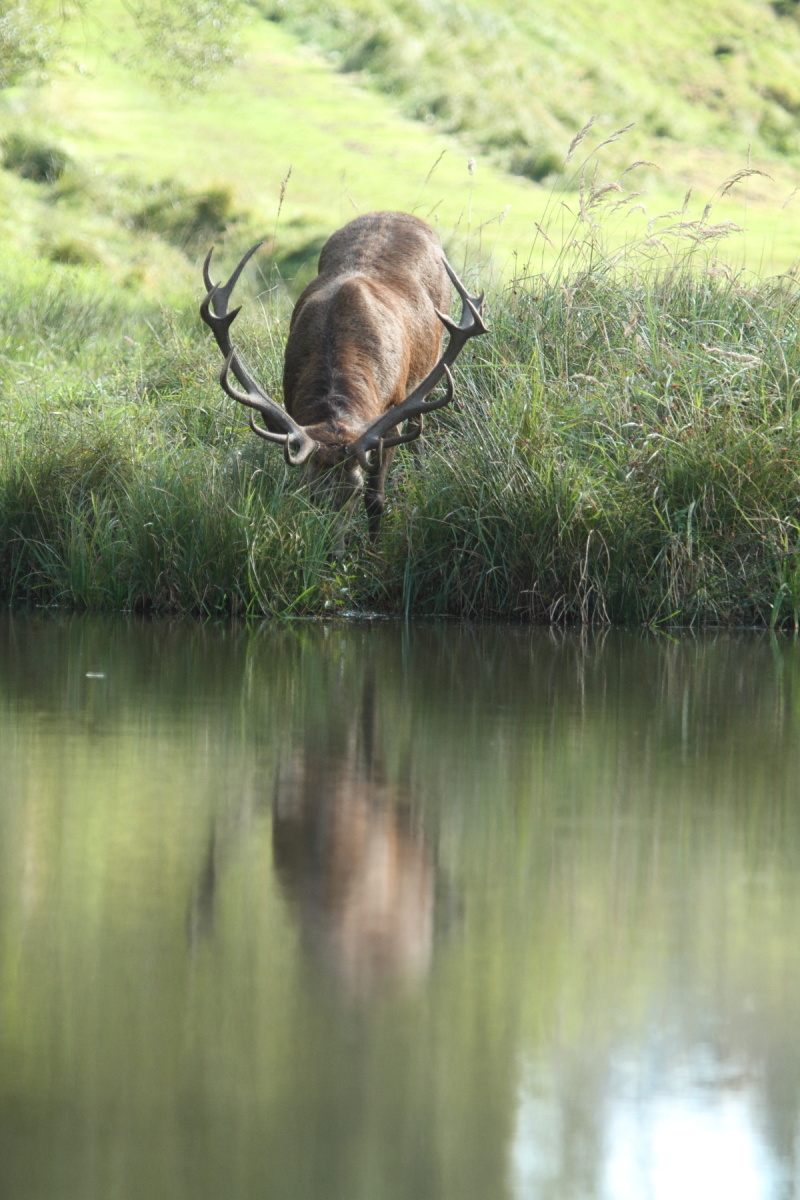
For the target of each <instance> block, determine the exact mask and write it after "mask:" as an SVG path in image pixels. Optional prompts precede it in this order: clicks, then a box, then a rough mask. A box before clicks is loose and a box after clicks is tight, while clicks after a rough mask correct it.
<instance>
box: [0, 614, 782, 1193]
mask: <svg viewBox="0 0 800 1200" xmlns="http://www.w3.org/2000/svg"><path fill="white" fill-rule="evenodd" d="M799 698H800V647H798V645H796V644H795V643H793V642H791V641H789V640H782V641H774V640H773V641H770V640H769V639H768V638H766V637H755V636H707V637H701V638H695V639H682V640H679V641H672V640H668V639H666V638H662V639H656V638H648V637H644V636H637V635H608V636H603V637H596V638H590V639H582V638H581V637H580V636H569V637H562V636H556V635H551V634H549V633H547V632H541V631H533V632H532V631H529V630H515V629H511V630H509V629H459V628H453V627H444V628H440V627H433V626H428V627H412V628H410V629H404V628H402V627H398V626H394V625H387V624H377V623H376V624H374V625H354V626H349V627H346V628H340V627H334V626H329V625H316V624H308V625H301V626H296V627H293V628H278V629H266V628H265V629H261V630H258V631H250V632H248V631H246V630H243V629H232V628H197V627H195V626H190V625H170V624H133V623H131V624H128V623H124V622H121V621H97V620H77V619H76V620H61V621H54V620H51V619H36V618H28V617H25V618H22V617H14V618H8V617H0V1196H1V1197H2V1198H3V1200H34V1198H35V1200H107V1198H114V1200H139V1198H141V1200H161V1198H162V1197H163V1198H164V1200H220V1198H225V1200H273V1198H274V1200H384V1198H386V1200H427V1198H431V1200H449V1198H452V1200H505V1198H508V1200H517V1198H522V1197H525V1198H527V1197H534V1198H537V1200H538V1198H542V1200H549V1198H552V1200H571V1198H584V1197H596V1198H598V1200H694V1198H695V1197H697V1198H698V1200H699V1198H701V1197H702V1200H709V1198H713V1197H717V1196H719V1197H724V1198H725V1200H740V1198H741V1200H762V1198H764V1200H773V1198H774V1200H784V1198H786V1197H789V1196H791V1195H794V1194H795V1191H794V1188H795V1185H796V1182H797V1176H798V1152H797V1137H798V1114H799V1113H800V1023H799V1021H798V1017H799V1016H800V772H799V770H798V768H800V707H799V706H798V699H799Z"/></svg>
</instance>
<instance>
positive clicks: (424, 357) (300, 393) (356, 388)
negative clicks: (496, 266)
mask: <svg viewBox="0 0 800 1200" xmlns="http://www.w3.org/2000/svg"><path fill="white" fill-rule="evenodd" d="M449 306H450V281H449V279H448V277H447V273H446V271H445V269H444V264H443V260H442V249H441V246H440V245H439V241H438V238H437V237H436V235H435V233H434V232H433V230H432V229H431V228H430V227H429V226H427V225H426V224H425V223H424V221H420V220H419V219H418V218H417V217H412V216H410V215H409V214H408V213H399V212H378V213H368V214H367V215H365V216H362V217H356V219H355V220H354V221H351V222H350V223H349V224H348V225H345V226H344V228H343V229H340V230H338V231H337V232H336V233H334V234H333V236H332V237H331V238H329V240H328V241H327V242H326V243H325V246H324V247H323V250H322V253H321V254H320V258H319V275H318V276H317V278H316V279H315V280H314V281H313V282H312V283H310V284H309V285H308V287H307V288H306V289H305V291H304V292H303V294H302V295H301V296H300V299H299V300H298V301H297V304H296V305H295V309H294V312H293V314H292V320H291V325H290V330H289V338H288V341H287V343H286V358H285V364H284V372H283V397H284V404H285V406H286V409H287V411H288V412H289V413H290V414H291V415H292V416H293V417H294V419H295V421H297V422H298V423H299V424H301V425H304V426H306V427H307V429H308V433H309V434H310V435H311V436H312V437H313V438H314V439H315V440H316V441H317V442H319V444H320V445H319V449H318V450H317V451H316V452H315V454H314V455H313V458H312V460H311V463H310V474H311V476H312V480H318V479H319V477H320V475H321V473H322V472H325V471H328V470H330V469H331V468H333V467H337V466H339V470H340V474H345V475H346V478H339V479H337V478H333V479H330V480H328V486H329V488H330V489H331V490H334V492H335V493H336V495H335V501H336V502H338V503H339V504H340V505H341V504H344V503H346V502H347V499H348V498H349V496H350V495H352V494H353V492H354V490H355V489H357V488H358V487H359V485H360V483H361V472H360V469H359V467H358V465H357V463H355V462H354V460H353V459H352V458H351V459H350V460H349V461H348V462H344V461H343V460H344V459H345V458H346V455H347V449H348V446H349V445H350V443H352V441H353V440H354V438H355V437H357V435H358V434H359V433H360V431H361V430H362V429H363V427H364V426H365V425H366V424H367V423H368V422H369V421H372V420H373V419H374V418H375V417H377V416H380V414H381V413H383V412H385V411H386V410H387V409H388V408H389V407H391V406H392V405H395V404H400V403H401V402H402V401H403V400H404V399H405V397H406V396H407V395H408V393H409V392H410V391H411V390H412V389H413V388H414V387H416V385H417V384H418V383H420V382H421V381H422V380H423V379H424V378H425V376H426V375H427V373H428V372H429V371H430V370H431V368H432V367H433V366H434V364H435V363H436V361H437V359H438V358H439V355H440V353H441V345H442V324H441V322H440V321H439V319H438V317H437V316H436V312H435V309H436V308H439V309H441V310H442V311H444V312H447V311H448V309H449ZM391 455H392V452H391V451H387V453H386V455H385V460H384V466H383V470H382V471H381V473H380V476H379V477H377V478H376V479H375V480H370V481H369V483H368V485H367V495H366V503H367V511H368V513H369V515H370V523H371V525H372V527H373V531H374V530H375V529H376V528H377V524H378V522H379V520H380V514H381V512H382V510H383V485H384V482H385V477H386V471H387V469H388V467H389V463H390V461H391Z"/></svg>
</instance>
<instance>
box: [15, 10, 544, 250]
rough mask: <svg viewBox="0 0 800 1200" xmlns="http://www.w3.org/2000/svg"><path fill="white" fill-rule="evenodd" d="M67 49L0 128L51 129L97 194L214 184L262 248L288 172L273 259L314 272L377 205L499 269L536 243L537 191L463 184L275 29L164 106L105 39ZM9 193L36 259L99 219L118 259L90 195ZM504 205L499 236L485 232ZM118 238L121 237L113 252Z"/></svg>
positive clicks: (251, 34)
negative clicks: (230, 197)
mask: <svg viewBox="0 0 800 1200" xmlns="http://www.w3.org/2000/svg"><path fill="white" fill-rule="evenodd" d="M109 19H110V20H111V18H109ZM112 24H113V21H112ZM73 37H75V41H74V49H73V65H72V66H70V67H69V68H68V69H65V70H62V71H61V72H60V73H59V74H58V75H57V77H56V78H55V79H54V81H53V83H52V84H51V85H50V86H49V87H47V88H46V89H43V90H40V91H38V92H33V93H28V94H24V93H23V94H20V95H18V96H17V97H14V102H13V104H12V105H9V106H7V108H6V112H5V114H4V119H3V122H2V123H3V125H4V127H5V128H6V129H9V128H11V127H13V126H14V125H15V124H17V123H19V122H20V120H21V119H22V120H23V122H24V123H27V124H28V125H29V126H31V127H35V128H37V129H39V130H45V131H46V132H47V134H48V135H49V136H50V137H51V138H53V139H55V140H56V141H58V142H60V143H62V144H64V145H65V146H66V149H67V150H68V151H69V152H70V153H71V154H72V155H73V157H74V158H75V160H76V161H77V162H78V163H79V164H81V165H82V166H83V167H84V169H85V170H86V171H88V173H89V174H90V176H91V177H92V178H93V180H94V181H95V184H94V185H95V188H96V189H97V190H99V191H100V192H101V193H102V191H103V187H104V186H108V183H107V181H108V180H109V178H111V179H114V178H116V179H119V178H122V177H125V176H133V177H134V179H135V180H136V181H137V185H139V186H140V185H141V184H142V183H145V182H147V181H150V182H152V181H154V180H158V179H161V178H164V177H174V178H176V179H178V180H180V181H181V182H182V183H183V184H185V185H186V186H187V187H191V188H203V187H208V186H212V185H218V184H220V183H222V184H224V185H226V186H230V187H232V189H233V194H234V206H235V208H236V209H237V210H239V211H241V210H245V211H246V212H247V213H249V214H250V219H249V225H251V226H252V229H253V230H254V231H255V232H256V233H257V234H260V235H261V236H264V235H267V236H269V235H271V234H272V233H273V232H274V231H275V230H276V217H277V213H278V198H279V193H280V187H281V181H282V180H283V179H284V178H285V176H286V174H287V172H288V170H289V168H290V167H291V169H292V175H291V180H290V182H289V185H288V189H287V192H286V198H285V203H284V205H283V209H282V213H281V219H280V223H279V224H277V239H278V251H279V252H280V251H283V252H284V253H290V252H291V253H294V254H296V253H297V252H302V249H303V247H304V246H307V247H308V251H307V255H308V257H309V258H310V259H311V260H313V259H314V258H315V256H316V251H317V249H318V245H319V240H320V239H321V238H322V237H324V236H325V235H326V234H327V233H329V232H330V230H331V229H332V228H334V227H336V226H337V225H339V224H341V223H342V222H344V221H345V220H347V219H349V217H351V216H353V215H355V213H356V212H357V211H369V210H370V209H373V208H383V207H385V208H401V209H409V210H414V211H417V212H419V213H420V215H422V216H425V217H426V218H428V219H430V220H432V221H434V222H437V221H438V222H439V223H440V227H441V229H442V232H443V236H444V237H445V239H449V240H450V241H451V242H452V241H453V240H455V241H457V242H459V243H462V242H464V241H465V240H466V241H467V242H468V243H469V244H470V246H471V247H473V248H475V249H477V248H478V247H479V245H481V244H483V245H484V246H485V247H487V248H491V247H492V246H493V245H494V244H495V243H497V242H499V245H500V247H501V249H500V251H499V253H500V256H501V257H502V258H503V259H504V260H505V259H507V258H508V256H509V255H510V253H511V249H512V247H513V246H514V245H515V244H516V243H517V242H522V243H525V244H527V243H529V242H530V240H531V229H532V222H533V220H534V217H535V215H537V214H538V212H539V210H540V206H541V200H540V197H539V195H538V190H537V189H534V188H533V187H532V185H531V184H529V183H527V182H526V181H524V180H522V179H513V178H512V179H509V178H507V177H505V176H504V175H503V173H502V172H500V171H499V170H497V169H494V168H490V167H488V166H487V167H486V168H485V169H484V168H482V169H481V170H480V171H479V173H478V175H477V177H475V178H473V177H471V176H470V175H469V173H468V170H467V157H468V155H467V154H466V152H465V151H464V150H463V148H462V147H461V146H460V145H459V144H458V143H457V142H454V141H453V140H452V139H447V138H445V137H443V136H441V135H440V134H437V133H435V132H433V131H431V130H430V129H429V128H427V127H426V126H424V125H422V124H419V123H417V122H413V121H409V120H407V119H404V118H402V117H400V116H398V115H397V114H396V113H395V111H394V109H393V107H392V105H391V103H390V102H389V101H388V100H387V99H385V98H383V97H380V96H376V95H374V94H373V93H371V92H365V91H363V90H362V89H360V88H359V87H358V86H355V85H354V84H353V83H352V82H351V81H348V80H346V79H344V78H343V77H342V76H340V75H338V74H336V73H335V72H333V71H332V70H331V69H330V67H328V66H326V65H325V64H324V63H323V62H322V61H321V60H320V59H319V58H318V57H316V56H314V55H313V54H311V53H309V52H307V51H304V50H303V49H302V48H301V47H299V46H298V43H297V42H296V40H295V39H293V38H292V37H291V36H290V35H289V34H288V33H287V32H285V31H283V30H281V29H280V28H278V27H276V26H275V25H274V24H272V23H270V22H266V21H256V22H255V23H253V24H250V25H249V26H247V27H245V28H244V29H243V31H242V36H241V42H240V46H239V50H240V53H241V64H240V66H239V67H238V68H237V69H236V70H235V71H233V72H232V73H230V74H229V75H227V76H226V77H225V78H224V80H222V81H221V82H220V84H219V86H217V87H215V88H213V89H212V90H211V91H209V92H207V93H206V94H199V95H192V96H190V97H188V98H186V97H177V96H165V95H164V94H163V93H162V92H159V91H158V90H157V89H156V88H154V87H153V86H152V85H151V84H149V83H148V82H147V81H146V80H140V79H137V78H136V77H135V76H134V75H133V73H132V72H130V71H128V70H126V69H125V68H123V67H120V66H119V65H118V64H117V63H116V62H115V61H114V59H113V57H112V54H111V53H109V51H113V42H111V43H110V42H109V39H108V37H107V36H106V32H105V29H104V27H100V26H95V25H91V26H90V27H89V29H88V33H87V34H86V36H85V39H84V40H78V39H77V37H76V35H75V33H73ZM431 172H432V174H431ZM428 176H430V178H428ZM104 180H105V181H106V183H105V184H104ZM5 184H6V187H7V188H12V187H16V189H17V192H18V193H20V194H21V192H24V193H25V195H24V197H23V199H22V200H20V199H19V197H18V196H17V197H15V200H14V203H13V204H9V205H8V208H7V213H8V218H9V219H8V223H7V228H8V229H9V232H13V230H14V227H15V226H17V233H16V236H17V237H19V229H18V214H19V211H20V208H21V209H22V210H23V211H24V213H25V214H26V216H27V222H23V225H25V224H27V243H28V245H29V246H30V247H31V248H35V245H36V237H37V231H38V232H39V234H41V230H42V228H46V229H47V230H48V231H51V230H52V223H53V220H54V219H55V220H56V221H58V220H61V219H63V220H64V222H65V224H66V223H68V222H75V221H76V220H77V221H78V222H79V224H80V223H81V222H82V223H83V224H84V225H86V226H87V229H88V227H89V226H90V225H91V222H92V220H94V221H95V231H96V236H97V237H98V239H99V241H100V242H101V243H103V244H105V245H106V247H108V246H110V249H107V250H106V254H107V255H110V257H111V258H113V257H114V248H113V245H112V244H111V243H113V237H112V236H111V231H110V230H109V229H107V228H104V227H101V226H100V225H99V224H97V221H96V218H95V216H94V213H93V212H92V208H91V196H89V197H88V202H87V203H86V204H84V206H83V210H80V209H79V208H76V205H75V203H73V204H72V205H71V207H67V205H65V204H60V205H56V206H55V208H53V206H47V207H45V208H44V209H41V206H40V209H39V210H37V208H36V200H37V190H38V192H41V189H37V188H36V187H35V185H30V184H29V185H26V187H24V188H23V189H20V188H19V185H18V184H17V183H16V181H15V180H9V179H8V177H7V176H6V179H5ZM79 199H80V197H79ZM83 199H84V200H87V198H86V197H84V198H83ZM509 205H510V206H511V213H510V214H509V216H508V219H507V220H506V221H505V222H504V223H503V225H502V227H499V226H498V225H497V224H496V223H491V224H490V225H489V226H488V227H487V229H486V230H484V231H483V232H481V231H480V230H479V226H480V225H481V224H482V223H484V222H487V221H488V222H492V219H493V218H495V217H496V216H497V215H498V214H500V213H502V212H503V210H504V209H505V208H507V206H509ZM62 212H64V213H65V216H64V217H63V218H62ZM15 214H16V215H15ZM512 214H513V215H512ZM25 234H26V229H25V228H23V230H22V235H23V238H24V237H25ZM125 236H126V235H125V233H124V231H123V230H119V231H117V239H118V245H117V251H118V252H119V253H120V254H123V253H124V250H123V248H122V242H123V240H124V239H125ZM237 244H238V243H237ZM195 257H197V256H195Z"/></svg>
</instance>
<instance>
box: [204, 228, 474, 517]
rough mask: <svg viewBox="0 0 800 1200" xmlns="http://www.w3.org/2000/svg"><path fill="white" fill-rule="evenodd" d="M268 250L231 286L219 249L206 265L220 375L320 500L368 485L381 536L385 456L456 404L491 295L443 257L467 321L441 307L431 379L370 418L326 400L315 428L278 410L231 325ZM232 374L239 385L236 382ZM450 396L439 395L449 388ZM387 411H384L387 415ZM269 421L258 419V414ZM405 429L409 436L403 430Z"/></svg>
mask: <svg viewBox="0 0 800 1200" xmlns="http://www.w3.org/2000/svg"><path fill="white" fill-rule="evenodd" d="M260 245H261V242H257V243H256V245H255V246H253V247H252V248H251V249H250V250H248V252H247V253H246V254H245V255H244V257H243V258H242V259H241V261H240V262H239V264H238V266H237V267H236V269H235V270H234V272H233V274H232V275H231V277H230V279H229V280H228V282H227V283H226V284H224V285H223V284H214V283H212V281H211V277H210V274H209V267H210V263H211V255H212V253H213V248H212V250H209V252H208V255H207V257H206V260H205V263H204V265H203V279H204V282H205V285H206V296H205V299H204V300H203V303H202V304H201V306H200V315H201V316H202V318H203V320H204V321H205V323H206V324H207V325H208V326H209V328H210V329H211V331H212V332H213V334H214V337H215V339H216V341H217V345H218V346H219V348H220V350H221V351H222V354H223V356H224V358H225V362H224V364H223V367H222V370H221V372H220V384H221V386H222V388H223V390H224V391H225V392H226V393H227V394H228V395H229V396H230V397H231V398H232V399H234V400H236V401H238V402H239V403H240V404H243V405H245V406H246V407H247V408H249V409H250V410H251V411H250V414H249V418H250V428H251V429H252V430H253V432H254V433H256V434H258V436H259V437H262V438H264V439H265V440H267V441H270V442H274V443H276V444H278V445H281V446H282V447H283V453H284V457H285V459H286V462H287V463H288V464H289V465H290V466H295V467H304V468H305V472H306V475H307V478H308V479H309V482H310V484H311V488H312V492H313V494H314V495H315V496H318V497H325V498H327V499H329V500H330V501H331V502H332V503H333V505H334V506H335V507H336V508H340V509H341V508H346V507H347V506H349V505H350V504H351V503H352V502H353V501H354V499H355V497H357V496H358V495H359V494H360V493H361V492H362V491H364V489H365V486H366V493H367V496H366V499H367V510H368V513H369V515H370V528H371V531H372V532H373V534H374V533H376V532H377V525H378V521H379V519H380V512H381V511H382V507H383V497H382V488H383V480H384V477H385V472H386V466H387V462H388V460H387V458H385V451H386V450H388V449H391V448H392V447H394V446H397V445H399V444H400V443H402V442H410V441H412V440H413V439H414V438H417V437H419V435H420V433H421V432H422V423H423V417H424V414H425V413H426V412H432V411H433V410H434V409H437V408H441V407H443V406H444V405H445V404H449V403H450V401H451V400H452V398H453V390H454V389H453V377H452V374H451V371H450V367H451V366H452V364H453V362H454V361H455V359H456V357H457V356H458V354H459V353H460V351H461V349H462V348H463V346H464V345H465V343H466V342H467V340H468V339H469V338H471V337H474V336H475V335H476V334H481V333H485V331H486V330H485V326H484V324H483V322H482V320H481V316H480V307H481V304H482V301H483V296H470V295H468V294H467V292H466V290H465V288H464V286H463V284H462V283H461V281H460V280H459V278H458V276H457V275H456V274H455V272H454V271H453V269H452V268H451V266H450V264H449V263H448V262H447V260H446V259H445V258H444V255H442V264H443V266H444V269H445V270H446V272H447V274H448V276H449V277H450V280H451V281H452V283H453V285H454V287H455V288H456V290H457V292H458V293H459V296H460V297H461V317H460V319H459V321H458V323H456V322H455V321H453V320H452V319H451V318H450V317H449V316H447V315H445V314H444V313H441V312H439V310H438V309H436V310H435V311H436V315H437V317H438V318H439V320H440V321H441V323H442V325H443V326H444V328H445V329H446V330H447V331H448V332H449V334H450V338H449V342H448V345H447V348H446V350H445V351H444V353H443V354H442V355H441V356H440V358H439V360H438V362H437V363H436V364H435V365H434V366H433V368H432V369H431V370H430V371H429V373H428V374H427V375H426V376H425V378H424V379H423V380H422V382H421V383H419V384H418V385H417V386H416V387H415V388H414V389H413V390H412V391H411V392H410V393H409V394H408V395H407V396H406V398H405V399H404V400H403V401H402V402H401V403H399V404H391V405H390V406H388V407H386V408H385V409H384V410H383V411H378V413H377V415H375V416H373V417H372V419H370V420H366V421H365V420H363V419H359V417H358V416H357V413H356V412H355V411H354V406H353V404H352V402H351V400H350V399H349V398H348V396H346V395H341V396H337V395H333V394H330V395H326V396H325V397H324V398H320V400H321V408H322V409H323V410H324V419H323V420H320V421H319V422H317V423H315V424H309V425H302V424H299V423H298V422H297V421H296V420H295V419H294V417H292V415H291V414H290V413H289V412H287V410H286V409H285V408H283V407H282V406H281V405H279V404H277V403H276V402H275V401H274V400H273V399H271V397H270V396H268V395H267V393H266V392H265V391H264V390H263V389H262V388H261V387H260V386H259V384H258V383H256V381H255V380H254V379H253V377H252V375H251V374H250V372H249V371H248V370H247V368H246V366H245V365H244V363H243V362H242V359H241V357H240V355H239V353H238V351H237V350H236V348H235V347H234V345H233V343H232V342H231V336H230V327H231V325H232V323H233V321H234V320H235V318H236V316H237V315H238V313H239V311H240V309H239V308H235V309H233V310H232V311H230V312H229V311H228V305H229V302H230V297H231V294H232V292H233V289H234V287H235V286H236V283H237V281H238V279H239V276H240V275H241V273H242V270H243V269H244V267H245V265H246V263H247V262H248V261H249V259H250V258H251V256H252V255H253V254H254V253H255V252H256V250H257V249H258V248H259V246H260ZM231 376H233V378H234V379H235V380H236V382H237V383H238V384H239V386H238V387H237V386H235V385H234V383H232V381H231ZM441 381H444V382H445V385H446V386H445V390H444V393H443V394H442V395H439V396H436V397H433V398H432V397H431V393H432V392H433V390H434V389H435V388H436V387H437V385H438V384H439V383H440V382H441ZM381 407H382V406H381V405H378V408H379V409H380V408H381ZM256 413H257V414H258V415H259V416H260V418H261V420H260V421H257V420H256V417H255V414H256ZM402 426H405V429H404V431H402V432H401V427H402Z"/></svg>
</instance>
